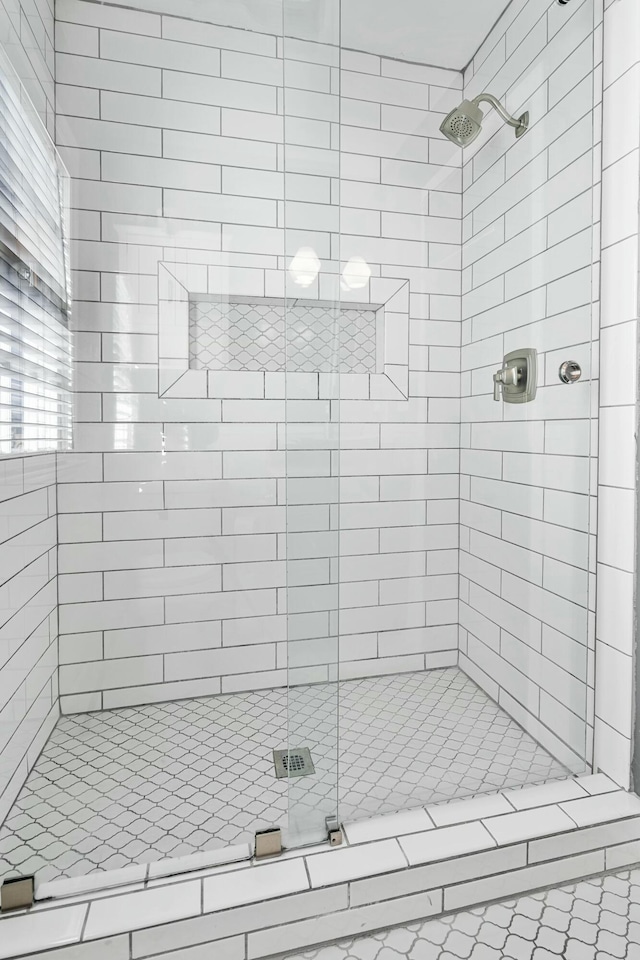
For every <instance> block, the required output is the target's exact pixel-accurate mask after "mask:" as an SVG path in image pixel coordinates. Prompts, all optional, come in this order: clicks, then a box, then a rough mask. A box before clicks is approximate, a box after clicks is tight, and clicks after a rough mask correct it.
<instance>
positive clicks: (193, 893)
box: [84, 880, 200, 940]
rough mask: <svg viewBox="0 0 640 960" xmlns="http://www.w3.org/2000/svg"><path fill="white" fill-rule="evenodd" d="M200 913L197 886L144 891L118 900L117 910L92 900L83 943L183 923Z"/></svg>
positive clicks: (109, 903)
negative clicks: (118, 934)
mask: <svg viewBox="0 0 640 960" xmlns="http://www.w3.org/2000/svg"><path fill="white" fill-rule="evenodd" d="M199 913H200V883H199V882H198V881H195V880H193V881H188V882H187V883H180V884H171V885H169V886H166V887H157V888H156V889H154V890H144V891H142V892H141V893H130V894H124V895H122V896H120V897H118V901H117V910H114V903H113V900H111V899H110V898H108V899H105V900H94V901H93V902H92V903H91V905H90V907H89V915H88V917H87V923H86V926H85V929H84V938H85V939H86V940H95V939H97V938H99V937H106V936H109V935H110V934H112V933H115V932H117V931H119V930H121V929H122V928H123V927H125V928H126V929H128V930H140V929H141V928H143V927H147V926H150V925H151V926H155V925H157V924H160V923H162V922H165V923H166V922H167V921H169V920H173V921H175V920H183V919H184V918H185V917H195V916H197V915H198V914H199Z"/></svg>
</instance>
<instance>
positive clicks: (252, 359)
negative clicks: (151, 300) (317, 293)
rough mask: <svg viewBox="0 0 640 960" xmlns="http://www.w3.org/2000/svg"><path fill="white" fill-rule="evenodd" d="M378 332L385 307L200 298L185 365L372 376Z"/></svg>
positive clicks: (192, 309)
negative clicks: (333, 371) (187, 360)
mask: <svg viewBox="0 0 640 960" xmlns="http://www.w3.org/2000/svg"><path fill="white" fill-rule="evenodd" d="M287 325H288V327H287ZM383 334H384V307H382V306H378V305H375V304H349V305H348V306H347V307H342V306H341V305H340V304H339V303H335V302H331V301H327V302H325V301H318V300H303V299H300V300H291V301H285V300H267V299H262V300H258V299H254V300H247V301H245V300H243V299H233V300H228V299H225V300H220V299H216V298H213V297H204V296H203V295H201V296H198V297H195V298H194V299H192V300H191V301H190V305H189V367H190V369H192V370H269V371H284V370H287V369H288V370H291V371H295V372H304V373H313V372H322V373H329V372H331V371H332V370H337V371H338V372H339V373H365V374H367V373H375V371H376V357H377V355H378V354H379V353H380V352H381V351H380V350H379V349H378V342H379V340H380V339H381V336H382V335H383Z"/></svg>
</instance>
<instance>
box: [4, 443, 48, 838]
mask: <svg viewBox="0 0 640 960" xmlns="http://www.w3.org/2000/svg"><path fill="white" fill-rule="evenodd" d="M55 479H56V472H55V454H49V455H47V454H39V455H35V456H33V457H10V458H9V457H8V458H4V459H3V460H1V461H0V598H1V603H0V611H1V612H0V821H2V820H4V818H5V816H6V815H7V813H8V812H9V809H10V808H11V805H12V804H13V802H14V800H15V798H16V796H17V794H18V792H19V790H20V788H21V787H22V784H23V783H24V780H25V779H26V776H27V774H28V773H29V771H30V770H31V768H32V767H33V765H34V764H35V762H36V760H37V759H38V755H39V753H40V751H41V750H42V748H43V746H44V744H45V742H46V740H47V738H48V736H49V734H50V733H51V730H52V729H53V726H54V724H55V722H56V720H57V719H58V715H59V709H58V651H57V643H56V640H57V636H58V619H57V610H56V602H57V595H56V579H57V576H56V486H55Z"/></svg>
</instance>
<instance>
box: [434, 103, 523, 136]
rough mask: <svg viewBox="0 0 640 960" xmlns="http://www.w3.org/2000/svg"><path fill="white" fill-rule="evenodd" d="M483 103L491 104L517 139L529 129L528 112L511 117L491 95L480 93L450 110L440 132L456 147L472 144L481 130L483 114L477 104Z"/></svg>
mask: <svg viewBox="0 0 640 960" xmlns="http://www.w3.org/2000/svg"><path fill="white" fill-rule="evenodd" d="M483 101H484V102H485V103H489V104H491V106H492V107H493V108H494V110H497V112H498V113H499V114H500V116H501V117H502V119H503V120H504V122H505V123H508V124H509V126H511V127H515V130H516V137H517V138H520V137H521V136H522V135H523V133H526V132H527V130H528V129H529V113H528V112H525V113H523V114H522V116H520V117H512V116H511V114H510V113H507V111H506V110H505V108H504V107H503V106H502V104H501V103H500V101H499V100H497V99H496V98H495V97H494V96H493V95H492V94H491V93H481V94H480V96H478V97H474V98H473V100H463V101H462V103H461V104H460V106H459V107H456V108H455V109H454V110H452V111H451V113H450V114H448V116H446V117H445V118H444V120H443V121H442V123H441V124H440V132H441V133H444V135H445V137H447V139H448V140H451V142H452V143H455V144H456V145H457V146H458V147H466V146H467V145H468V144H470V143H473V141H474V140H475V139H476V137H477V136H478V134H479V133H480V131H481V130H482V120H483V117H484V114H483V112H482V110H481V109H480V107H479V106H478V104H479V103H482V102H483Z"/></svg>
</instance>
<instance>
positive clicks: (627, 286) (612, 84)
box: [595, 0, 640, 786]
mask: <svg viewBox="0 0 640 960" xmlns="http://www.w3.org/2000/svg"><path fill="white" fill-rule="evenodd" d="M639 107H640V9H639V8H638V6H637V4H635V3H633V2H630V0H618V2H616V3H612V2H609V3H607V4H606V9H605V19H604V102H603V108H604V109H603V136H602V164H603V173H602V211H603V218H602V302H601V335H600V336H601V350H600V370H601V377H602V386H601V394H600V428H599V444H600V455H599V464H600V469H599V476H598V484H599V485H598V568H597V598H598V617H597V621H596V637H597V640H596V664H595V668H596V690H595V762H596V764H597V766H598V767H599V768H600V769H602V770H604V771H605V772H607V773H608V774H609V776H611V777H613V778H614V779H615V780H616V781H617V782H618V783H620V784H623V785H624V786H628V785H629V783H630V766H631V756H632V719H631V718H632V714H633V702H634V665H633V655H634V646H635V640H634V633H633V631H634V626H633V611H634V599H633V598H634V583H635V577H636V554H635V550H636V539H637V519H636V494H637V489H636V469H635V457H636V450H637V443H636V425H635V424H636V402H637V401H636V396H637V366H638V348H637V342H636V341H637V332H638V316H639V313H638V309H639V308H638V216H637V209H638V184H639V183H640V126H639V124H638V123H637V122H633V123H630V124H628V125H624V126H623V125H621V124H620V123H619V121H618V118H619V116H620V111H621V110H622V109H627V108H629V109H631V110H632V111H633V116H634V117H636V116H637V113H638V109H639ZM631 461H634V463H633V464H632V462H631Z"/></svg>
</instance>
